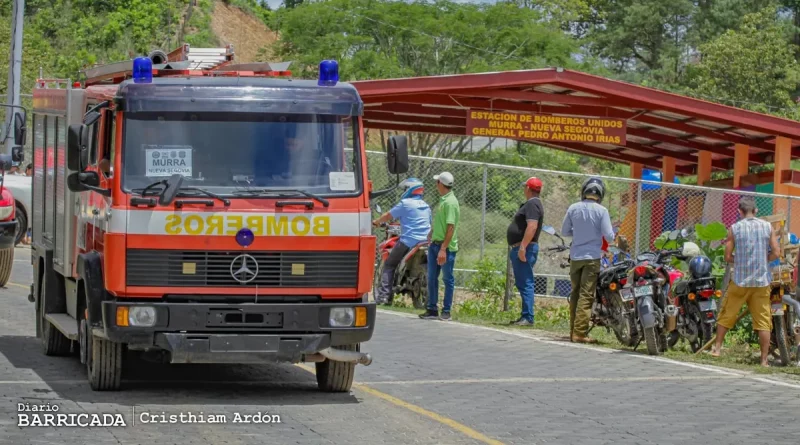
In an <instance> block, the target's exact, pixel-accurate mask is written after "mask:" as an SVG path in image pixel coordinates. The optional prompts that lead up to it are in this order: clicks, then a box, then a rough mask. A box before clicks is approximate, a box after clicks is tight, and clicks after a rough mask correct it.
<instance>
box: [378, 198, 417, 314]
mask: <svg viewBox="0 0 800 445" xmlns="http://www.w3.org/2000/svg"><path fill="white" fill-rule="evenodd" d="M377 210H378V213H380V212H381V211H380V207H378V208H377ZM381 228H383V231H384V240H383V242H381V243H380V244H379V245H378V265H377V267H375V278H374V279H373V280H372V295H373V298H376V297H375V296H376V295H378V289H380V285H381V275H383V267H384V264H385V263H386V259H387V258H389V253H391V251H392V249H393V248H394V246H395V244H397V243H398V242H399V241H400V224H399V223H389V224H386V223H384V224H381ZM397 294H405V295H408V296H409V298H411V302H412V303H413V304H414V307H415V308H416V309H424V308H425V305H426V304H427V302H428V243H427V242H422V243H419V244H417V245H416V246H414V247H413V248H412V249H411V250H409V251H408V253H407V254H406V255H405V256H404V257H403V260H402V261H400V264H398V265H397V268H396V269H395V270H394V280H393V283H392V298H390V299H389V301H388V303H389V304H392V299H393V298H394V295H397Z"/></svg>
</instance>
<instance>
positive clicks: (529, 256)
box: [506, 178, 544, 326]
mask: <svg viewBox="0 0 800 445" xmlns="http://www.w3.org/2000/svg"><path fill="white" fill-rule="evenodd" d="M523 186H524V187H525V198H527V200H526V201H525V203H524V204H522V205H521V206H519V210H517V213H516V214H515V215H514V219H513V220H512V221H511V224H509V226H508V231H507V232H506V239H507V240H508V245H509V246H511V252H510V253H509V256H510V257H511V266H512V267H513V270H514V281H515V284H516V286H517V289H518V290H519V295H520V297H522V316H520V317H519V319H518V320H517V321H515V322H513V323H512V324H515V325H517V326H532V325H533V294H534V286H533V266H535V265H536V258H537V257H538V256H539V234H540V233H541V231H542V222H543V221H544V207H543V206H542V200H541V199H539V194H540V193H541V192H542V181H541V180H540V179H539V178H529V179H528V180H527V181H525V183H524V184H523Z"/></svg>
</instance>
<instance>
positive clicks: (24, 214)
mask: <svg viewBox="0 0 800 445" xmlns="http://www.w3.org/2000/svg"><path fill="white" fill-rule="evenodd" d="M3 186H4V187H8V189H9V190H11V194H13V195H14V200H15V201H16V202H17V222H19V225H18V226H17V240H16V244H19V243H20V242H21V241H22V238H23V237H24V236H25V232H26V231H27V230H28V229H30V228H31V219H33V218H32V216H33V214H32V213H31V212H32V208H31V197H32V189H33V177H32V176H24V175H9V174H7V175H5V177H4V179H3Z"/></svg>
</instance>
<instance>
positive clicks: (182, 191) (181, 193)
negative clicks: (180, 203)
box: [178, 187, 231, 206]
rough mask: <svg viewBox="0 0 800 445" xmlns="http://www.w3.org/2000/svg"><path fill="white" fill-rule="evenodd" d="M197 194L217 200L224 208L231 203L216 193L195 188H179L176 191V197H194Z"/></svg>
mask: <svg viewBox="0 0 800 445" xmlns="http://www.w3.org/2000/svg"><path fill="white" fill-rule="evenodd" d="M186 192H195V193H192V194H191V195H187V194H186ZM197 194H200V195H205V196H208V197H209V198H214V199H218V200H220V201H222V204H224V205H225V206H229V205H231V201H230V200H229V199H227V198H223V197H222V196H219V195H217V194H216V193H212V192H209V191H208V190H203V189H201V188H197V187H181V188H180V189H178V196H192V195H195V196H196V195H197Z"/></svg>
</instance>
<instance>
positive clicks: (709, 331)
mask: <svg viewBox="0 0 800 445" xmlns="http://www.w3.org/2000/svg"><path fill="white" fill-rule="evenodd" d="M713 335H714V329H713V327H712V326H711V325H710V324H708V323H704V322H700V337H701V338H702V340H700V341H699V342H698V343H697V348H695V346H694V345H692V352H697V351H698V350H699V349H700V348H702V347H703V345H705V344H706V343H708V342H709V341H711V337H712V336H713Z"/></svg>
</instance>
